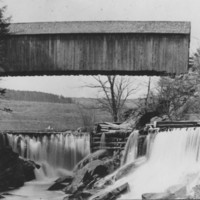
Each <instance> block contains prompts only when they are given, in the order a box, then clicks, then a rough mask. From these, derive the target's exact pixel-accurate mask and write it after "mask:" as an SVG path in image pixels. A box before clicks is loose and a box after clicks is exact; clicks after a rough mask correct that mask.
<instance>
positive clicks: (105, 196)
mask: <svg viewBox="0 0 200 200" xmlns="http://www.w3.org/2000/svg"><path fill="white" fill-rule="evenodd" d="M127 191H129V185H128V183H125V184H123V185H121V186H119V187H116V188H114V189H112V190H110V191H108V192H103V193H102V192H101V194H99V195H96V196H95V197H93V198H91V200H115V199H117V198H119V197H120V195H121V194H124V193H126V192H127Z"/></svg>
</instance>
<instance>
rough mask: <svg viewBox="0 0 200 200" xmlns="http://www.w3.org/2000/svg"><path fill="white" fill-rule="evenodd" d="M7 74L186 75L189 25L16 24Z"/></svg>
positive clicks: (9, 42) (8, 47)
mask: <svg viewBox="0 0 200 200" xmlns="http://www.w3.org/2000/svg"><path fill="white" fill-rule="evenodd" d="M10 32H11V35H10V36H9V37H8V38H7V39H6V40H5V42H6V49H5V57H6V64H5V66H2V67H1V74H0V75H4V74H8V75H12V73H14V75H18V74H19V75H23V74H27V75H29V74H33V73H35V74H36V75H40V74H67V75H68V74H97V73H98V74H105V73H109V72H110V73H111V74H127V75H143V74H146V75H148V74H149V73H151V74H155V75H156V74H166V73H167V74H174V73H176V74H180V73H185V72H186V71H187V69H188V56H189V43H190V23H189V22H49V23H22V24H11V27H10Z"/></svg>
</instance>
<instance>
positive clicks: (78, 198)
mask: <svg viewBox="0 0 200 200" xmlns="http://www.w3.org/2000/svg"><path fill="white" fill-rule="evenodd" d="M92 195H93V194H92V193H90V192H89V191H80V192H79V191H78V192H77V193H75V194H72V195H68V196H66V197H65V198H64V199H63V200H83V199H88V198H89V197H91V196H92Z"/></svg>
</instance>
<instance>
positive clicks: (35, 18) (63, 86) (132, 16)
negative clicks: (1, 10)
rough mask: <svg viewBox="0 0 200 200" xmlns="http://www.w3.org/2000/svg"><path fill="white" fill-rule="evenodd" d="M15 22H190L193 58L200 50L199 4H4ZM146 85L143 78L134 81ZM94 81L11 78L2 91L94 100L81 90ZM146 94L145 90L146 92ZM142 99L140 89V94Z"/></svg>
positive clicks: (82, 0)
mask: <svg viewBox="0 0 200 200" xmlns="http://www.w3.org/2000/svg"><path fill="white" fill-rule="evenodd" d="M2 4H4V5H7V14H8V15H9V16H12V22H41V21H84V20H86V21H91V20H98V21H100V20H131V21H191V25H192V30H191V46H190V52H191V54H192V53H193V52H194V51H195V49H196V48H197V47H199V46H200V25H199V24H200V0H2ZM79 79H80V80H79ZM134 79H136V80H137V81H136V83H135V84H138V83H144V82H145V81H146V80H147V77H146V78H143V77H139V78H138V77H134ZM86 80H90V81H92V78H91V77H84V76H81V77H80V76H79V77H78V76H76V77H73V76H70V77H69V76H59V77H33V78H30V77H28V78H27V77H17V78H14V77H11V78H3V81H2V83H1V87H7V88H13V89H19V90H36V91H46V92H51V93H55V94H62V95H64V96H76V97H77V96H84V97H95V95H96V92H94V91H93V90H88V89H84V88H81V90H80V86H81V85H82V84H83V82H86ZM144 90H145V89H144ZM138 94H140V95H141V89H140V91H139V93H138Z"/></svg>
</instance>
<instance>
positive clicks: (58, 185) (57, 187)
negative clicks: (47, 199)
mask: <svg viewBox="0 0 200 200" xmlns="http://www.w3.org/2000/svg"><path fill="white" fill-rule="evenodd" d="M68 185H69V183H54V184H53V185H51V186H50V187H49V188H48V189H47V190H50V191H54V190H62V189H64V188H65V187H66V186H68Z"/></svg>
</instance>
